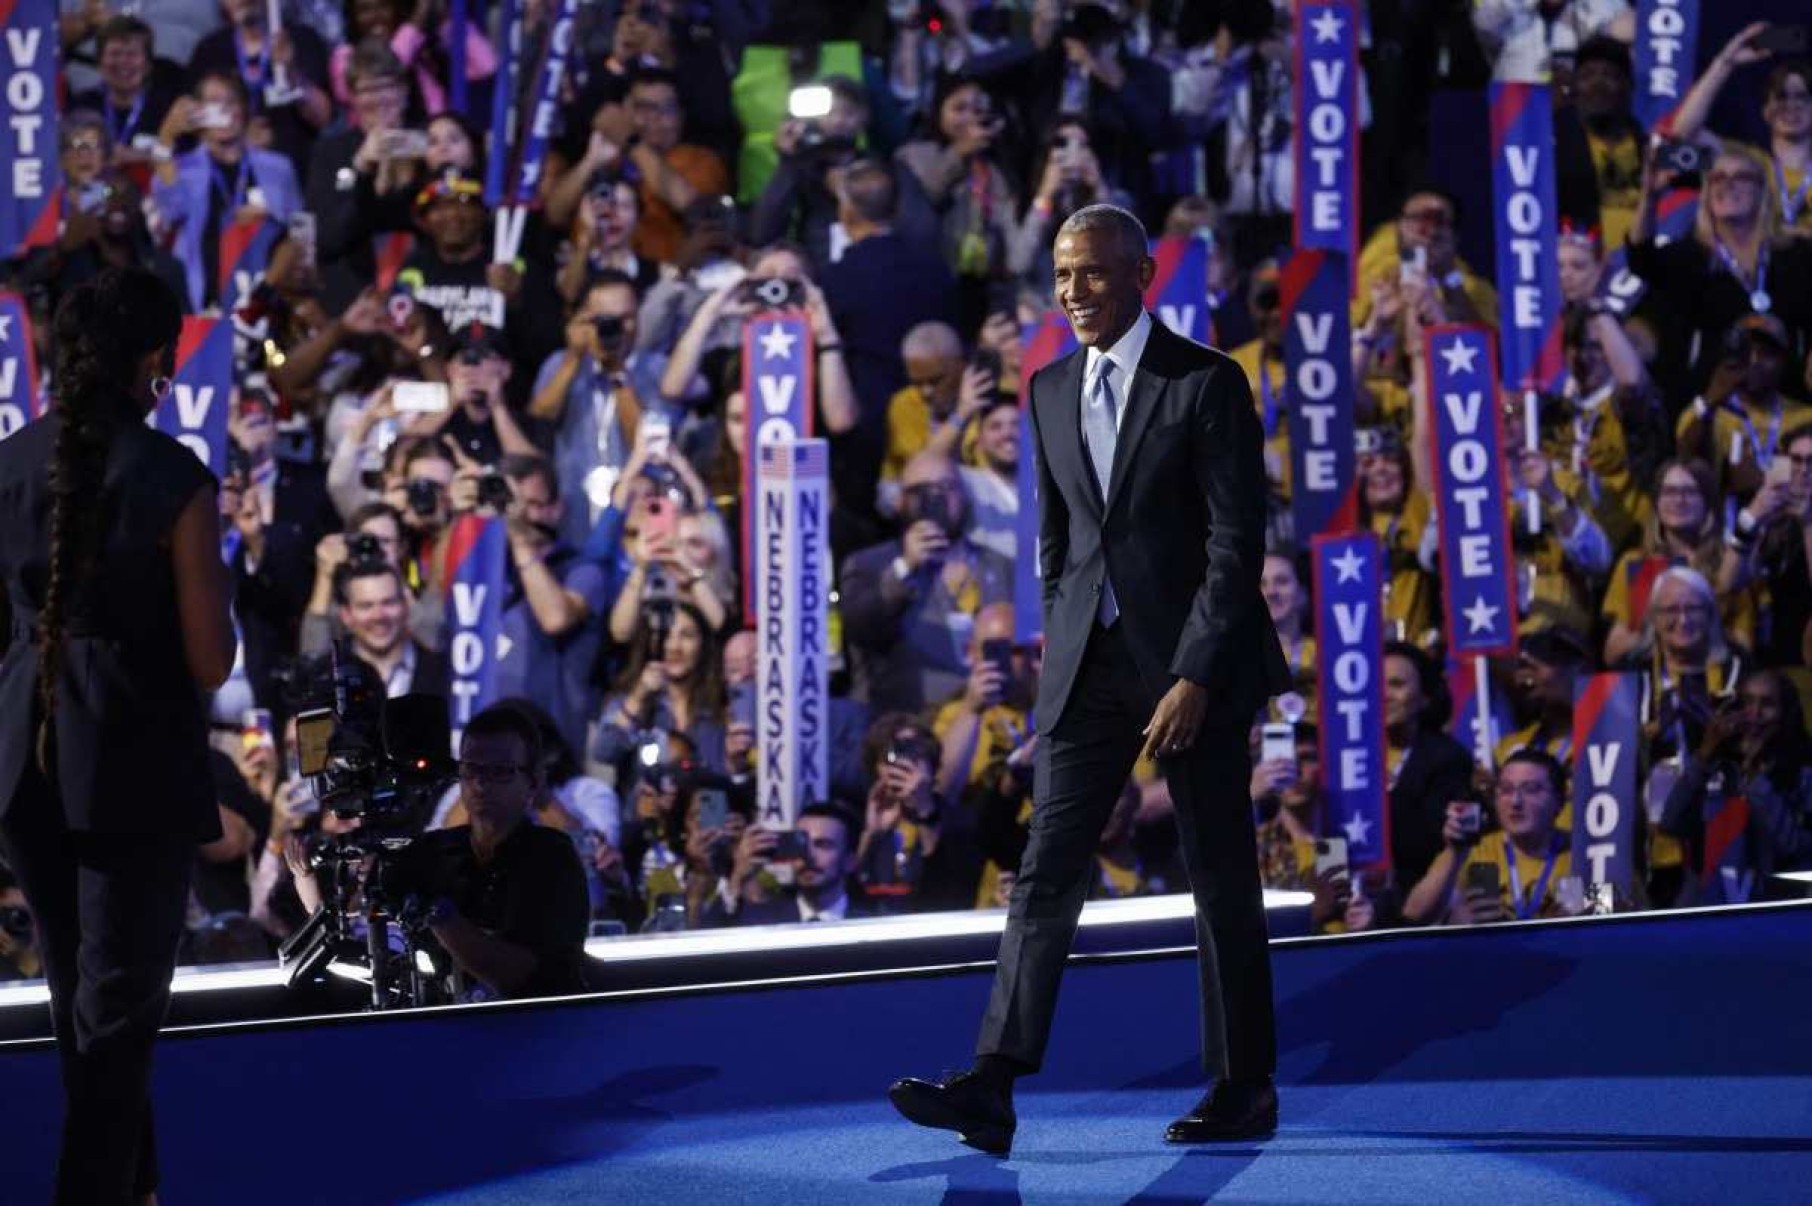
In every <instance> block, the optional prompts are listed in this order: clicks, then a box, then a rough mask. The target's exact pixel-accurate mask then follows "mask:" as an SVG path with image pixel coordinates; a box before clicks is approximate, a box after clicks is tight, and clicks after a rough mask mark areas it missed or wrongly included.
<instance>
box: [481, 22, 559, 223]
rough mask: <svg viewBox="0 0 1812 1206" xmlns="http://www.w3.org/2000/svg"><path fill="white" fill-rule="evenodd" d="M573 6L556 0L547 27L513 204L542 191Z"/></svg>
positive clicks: (526, 201) (530, 199) (527, 200)
mask: <svg viewBox="0 0 1812 1206" xmlns="http://www.w3.org/2000/svg"><path fill="white" fill-rule="evenodd" d="M576 7H577V5H576V4H575V2H574V0H559V5H558V7H557V8H556V9H555V10H554V20H553V24H552V25H550V26H549V27H548V31H547V39H546V42H545V43H544V45H543V47H542V52H541V59H540V62H539V64H538V67H539V71H538V72H537V74H536V76H535V81H534V86H533V91H532V92H531V93H530V96H531V97H532V98H533V104H534V107H533V108H532V109H530V110H529V114H528V131H527V136H526V137H524V138H522V139H521V146H520V148H519V151H520V154H519V155H518V157H517V161H516V181H515V187H514V188H513V190H512V194H513V195H512V197H511V201H512V203H513V204H515V205H521V206H528V205H533V204H534V203H535V201H536V199H537V198H538V197H539V196H540V195H541V173H542V170H543V169H544V168H545V167H546V165H547V149H548V145H549V143H550V142H551V141H552V139H553V136H554V126H555V124H556V123H557V122H558V121H559V119H560V87H561V84H562V83H564V81H565V79H566V60H567V59H568V58H569V57H570V56H571V54H572V48H573V21H574V10H575V9H576ZM493 154H496V152H493Z"/></svg>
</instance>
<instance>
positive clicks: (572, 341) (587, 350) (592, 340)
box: [566, 315, 603, 360]
mask: <svg viewBox="0 0 1812 1206" xmlns="http://www.w3.org/2000/svg"><path fill="white" fill-rule="evenodd" d="M566 350H567V351H568V352H569V353H571V354H572V355H574V356H589V357H591V358H592V359H593V360H598V359H601V358H602V355H603V353H602V351H601V350H600V349H599V347H598V328H597V327H595V326H593V325H592V321H591V319H589V318H586V317H584V316H583V315H580V316H579V317H577V318H573V319H570V320H568V322H567V324H566Z"/></svg>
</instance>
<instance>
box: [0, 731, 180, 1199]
mask: <svg viewBox="0 0 1812 1206" xmlns="http://www.w3.org/2000/svg"><path fill="white" fill-rule="evenodd" d="M0 838H3V839H4V844H5V850H6V856H7V861H8V862H10V863H11V864H12V867H13V870H14V872H15V873H16V874H17V875H18V877H19V881H20V884H21V886H22V887H23V888H24V889H25V898H26V900H27V901H29V902H30V904H31V908H32V913H33V915H34V916H35V918H36V920H37V929H38V943H39V946H40V948H41V950H42V954H43V959H44V975H45V979H46V980H48V981H49V983H50V1012H51V1024H52V1026H53V1027H54V1029H55V1031H56V1041H57V1055H58V1057H59V1059H60V1061H61V1064H62V1074H63V1099H64V1100H63V1135H62V1148H61V1151H60V1152H59V1154H58V1157H57V1191H56V1200H57V1202H59V1203H70V1204H73V1203H82V1204H84V1206H87V1204H89V1203H97V1204H107V1206H111V1204H112V1203H118V1202H128V1201H131V1200H133V1199H134V1198H137V1197H142V1196H143V1195H145V1194H148V1193H151V1192H152V1191H153V1190H155V1189H156V1188H157V1151H156V1143H155V1141H154V1139H153V1137H152V1126H151V1046H152V1042H153V1040H155V1039H156V1037H157V1028H158V1027H159V1026H160V1025H162V1023H163V1020H164V1015H165V1013H166V1011H167V1010H168V1008H169V1004H170V976H171V973H172V972H173V971H174V970H175V966H176V948H177V943H178V942H179V941H180V940H181V938H182V933H183V920H184V913H185V911H186V908H187V905H188V899H189V877H190V873H191V870H192V868H193V865H194V859H195V843H194V841H193V840H192V839H190V838H187V837H183V838H177V837H168V836H164V835H159V834H98V833H85V832H78V831H72V830H70V829H69V828H68V826H67V825H66V824H65V823H64V819H63V810H62V806H61V804H60V803H59V802H58V800H57V797H56V794H55V789H54V788H52V787H51V785H50V784H48V783H47V782H46V781H45V780H44V779H43V777H42V776H40V775H39V774H38V771H37V768H36V766H35V765H28V766H27V768H26V770H25V773H24V775H23V776H22V778H21V779H20V782H19V786H18V788H17V790H16V792H15V794H14V796H13V800H12V804H11V807H10V808H9V809H8V811H7V813H6V816H5V817H4V819H0Z"/></svg>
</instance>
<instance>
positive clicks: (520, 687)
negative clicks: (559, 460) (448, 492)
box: [452, 453, 608, 748]
mask: <svg viewBox="0 0 1812 1206" xmlns="http://www.w3.org/2000/svg"><path fill="white" fill-rule="evenodd" d="M460 456H461V460H462V464H461V467H460V470H459V473H458V474H457V475H456V476H455V478H454V481H453V490H452V501H453V508H454V510H455V511H457V512H461V513H463V512H466V511H478V512H480V513H484V514H491V515H501V516H502V517H503V520H504V527H505V530H506V531H507V532H508V534H509V545H510V549H509V552H510V565H509V569H508V571H507V574H508V578H507V584H506V587H505V592H504V601H503V612H502V616H501V618H500V620H499V626H498V633H499V637H500V640H499V647H500V648H501V649H502V652H501V653H500V654H499V656H498V659H497V669H496V674H497V677H496V690H497V693H498V697H499V698H509V697H512V696H522V697H523V698H526V699H532V700H535V701H536V702H538V703H539V704H540V705H541V706H542V707H544V708H546V709H547V711H548V712H549V714H550V715H552V716H553V718H554V722H555V724H556V725H557V726H558V728H559V731H560V734H561V736H562V737H563V738H564V739H565V740H566V741H567V742H568V743H569V744H571V745H573V746H574V747H575V748H578V747H582V746H583V745H584V742H585V723H586V721H587V719H589V718H590V716H591V715H592V712H593V710H594V709H595V708H596V706H597V698H596V693H595V692H594V691H593V690H592V687H591V685H590V679H591V669H592V664H593V662H594V661H595V660H596V658H597V652H598V641H599V639H600V635H601V634H600V631H599V625H597V624H595V623H592V622H591V621H592V618H593V617H594V616H597V615H600V614H601V613H602V612H603V610H604V607H605V605H606V603H607V601H608V600H607V599H606V597H605V594H604V589H605V578H604V571H603V568H602V567H601V566H599V565H597V564H596V563H594V562H590V561H585V560H581V559H580V557H579V556H578V554H577V552H576V551H575V550H574V549H573V548H572V547H571V546H570V545H567V544H565V543H563V542H562V541H561V540H560V515H561V511H562V509H563V508H564V506H565V501H564V500H563V499H562V498H561V497H560V492H559V488H558V483H557V482H556V481H555V479H554V470H553V466H552V465H550V464H549V463H548V462H547V460H546V459H545V458H543V457H540V456H535V455H530V454H523V453H513V454H511V455H508V456H505V457H504V458H503V459H502V460H501V461H499V462H498V464H497V466H496V468H495V469H492V468H491V467H489V466H480V465H479V464H478V463H477V462H475V461H473V460H471V459H470V458H467V457H465V456H464V454H463V453H461V454H460Z"/></svg>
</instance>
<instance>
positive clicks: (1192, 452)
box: [891, 205, 1290, 1153]
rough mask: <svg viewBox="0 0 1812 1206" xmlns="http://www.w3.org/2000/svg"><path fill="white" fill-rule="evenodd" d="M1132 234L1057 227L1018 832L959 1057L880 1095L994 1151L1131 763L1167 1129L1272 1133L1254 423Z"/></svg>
mask: <svg viewBox="0 0 1812 1206" xmlns="http://www.w3.org/2000/svg"><path fill="white" fill-rule="evenodd" d="M1147 246H1148V244H1147V240H1146V235H1145V229H1144V227H1143V226H1141V225H1140V224H1139V221H1138V219H1137V218H1135V217H1133V215H1131V214H1129V213H1127V212H1126V211H1125V210H1122V209H1119V208H1116V207H1114V206H1110V205H1091V206H1087V207H1085V208H1083V209H1080V210H1077V211H1076V212H1075V213H1074V214H1072V215H1071V216H1070V217H1069V219H1068V220H1066V221H1065V222H1064V224H1063V226H1062V227H1061V228H1059V230H1058V232H1057V241H1056V247H1055V249H1054V260H1055V265H1056V294H1057V301H1058V304H1060V305H1061V306H1062V307H1063V308H1064V311H1065V312H1066V313H1067V314H1068V315H1069V319H1070V325H1071V327H1072V328H1073V329H1074V330H1075V333H1076V339H1077V342H1078V343H1080V344H1081V345H1082V346H1081V348H1080V349H1078V350H1077V351H1076V352H1074V353H1072V354H1071V355H1069V356H1067V357H1065V358H1064V359H1062V360H1059V361H1057V362H1056V363H1055V364H1053V365H1051V366H1049V367H1048V368H1045V369H1044V370H1042V371H1040V372H1039V373H1038V375H1037V376H1035V377H1034V378H1033V379H1032V386H1031V413H1032V428H1033V433H1034V439H1035V452H1036V455H1037V463H1038V505H1039V547H1038V551H1039V569H1040V576H1041V578H1042V580H1043V591H1044V629H1045V654H1044V668H1043V675H1042V678H1041V679H1040V683H1039V691H1038V703H1037V708H1036V712H1035V715H1036V717H1037V724H1036V727H1037V730H1038V733H1039V735H1040V741H1039V745H1038V751H1037V755H1036V757H1037V764H1036V774H1035V783H1036V787H1035V791H1034V800H1033V814H1032V823H1031V834H1030V837H1029V839H1028V841H1027V845H1026V850H1025V856H1024V858H1023V860H1022V862H1021V864H1020V868H1019V875H1018V878H1017V880H1016V881H1015V883H1014V887H1013V893H1012V898H1011V904H1010V908H1009V912H1008V918H1007V929H1006V934H1005V936H1004V937H1003V938H1002V940H1001V947H1000V958H999V966H998V970H997V971H996V974H995V980H994V994H993V999H992V1000H991V1001H990V1003H989V1006H988V1012H987V1015H986V1017H985V1018H984V1020H983V1023H982V1033H981V1039H980V1042H979V1043H978V1044H977V1060H976V1064H975V1067H974V1069H973V1070H971V1071H968V1072H962V1073H958V1074H957V1075H955V1076H951V1077H946V1078H945V1079H943V1080H942V1081H938V1082H931V1081H923V1080H915V1079H907V1080H902V1081H899V1082H898V1083H896V1084H895V1085H894V1086H893V1089H892V1092H891V1097H892V1100H893V1103H894V1105H895V1107H896V1108H897V1109H898V1110H899V1111H900V1112H901V1113H902V1114H904V1115H905V1116H906V1117H907V1118H909V1119H910V1120H912V1121H913V1122H917V1123H919V1124H920V1125H923V1126H933V1127H941V1128H943V1129H946V1130H953V1131H956V1132H958V1134H959V1135H960V1136H961V1137H962V1140H963V1142H965V1143H967V1144H969V1145H970V1146H972V1147H977V1148H980V1149H981V1150H983V1151H987V1152H994V1153H1005V1152H1006V1151H1007V1150H1009V1148H1010V1147H1011V1146H1012V1142H1013V1132H1014V1128H1015V1126H1016V1120H1015V1116H1014V1113H1013V1081H1014V1079H1015V1078H1016V1077H1018V1076H1022V1075H1025V1074H1027V1073H1030V1072H1035V1071H1037V1070H1038V1067H1039V1065H1040V1063H1041V1062H1042V1061H1043V1058H1044V1050H1045V1044H1046V1040H1047V1038H1048V1037H1049V1034H1050V1027H1051V1019H1052V1015H1053V1012H1054V1010H1055V1008H1056V1003H1057V989H1058V983H1059V980H1060V978H1061V976H1062V974H1063V966H1064V962H1065V960H1066V959H1067V958H1068V956H1069V949H1070V942H1071V939H1072V938H1073V937H1074V935H1075V929H1076V922H1077V919H1078V917H1079V916H1080V914H1081V911H1082V902H1083V900H1084V899H1085V898H1086V897H1087V895H1088V890H1089V886H1090V883H1091V878H1092V874H1093V870H1094V866H1095V862H1094V854H1095V849H1096V846H1097V844H1098V842H1099V840H1100V837H1101V833H1102V830H1103V829H1104V828H1105V827H1106V825H1107V823H1108V820H1109V818H1110V817H1111V816H1112V814H1113V811H1114V805H1115V803H1116V802H1117V801H1118V799H1119V796H1120V792H1121V789H1122V788H1123V787H1124V785H1125V783H1126V779H1127V776H1128V774H1129V773H1131V771H1132V767H1133V763H1134V761H1135V760H1136V759H1137V758H1138V757H1139V756H1140V754H1141V752H1145V753H1148V754H1149V755H1151V756H1153V757H1155V758H1156V759H1157V760H1158V765H1159V766H1160V767H1161V768H1162V769H1163V771H1164V776H1165V778H1166V780H1167V781H1168V783H1169V787H1170V794H1171V797H1172V799H1173V800H1174V801H1175V804H1176V814H1177V824H1178V828H1179V831H1180V834H1181V838H1182V843H1181V845H1182V853H1183V859H1184V863H1185V865H1186V867H1187V868H1188V871H1189V878H1190V883H1191V885H1192V887H1193V889H1194V893H1195V900H1196V930H1197V933H1198V934H1199V935H1200V936H1201V959H1200V971H1201V997H1202V1058H1203V1063H1204V1065H1205V1067H1206V1069H1207V1072H1208V1075H1209V1077H1210V1078H1211V1080H1212V1081H1213V1087H1212V1088H1211V1089H1210V1090H1209V1092H1208V1093H1207V1094H1206V1095H1205V1096H1204V1097H1203V1098H1202V1100H1201V1101H1200V1102H1199V1103H1197V1105H1196V1106H1195V1108H1194V1109H1192V1110H1191V1111H1190V1112H1189V1113H1188V1114H1186V1115H1185V1116H1184V1117H1182V1118H1179V1119H1177V1120H1176V1121H1175V1122H1173V1123H1171V1125H1170V1127H1169V1129H1168V1130H1167V1131H1166V1133H1165V1138H1166V1139H1167V1140H1169V1141H1171V1142H1177V1143H1192V1142H1203V1141H1211V1140H1229V1139H1250V1138H1258V1137H1263V1136H1266V1135H1269V1134H1270V1133H1271V1132H1272V1131H1274V1130H1275V1129H1276V1126H1277V1094H1276V1092H1275V1091H1274V1089H1273V1088H1272V1084H1271V1076H1272V1072H1273V1069H1274V1067H1275V1064H1276V1058H1277V1057H1276V1046H1277V1044H1276V1038H1275V1034H1274V1026H1273V1020H1272V1003H1271V967H1270V962H1269V958H1268V955H1267V952H1266V948H1265V941H1266V935H1265V917H1264V905H1263V899H1262V894H1261V890H1260V886H1259V875H1258V859H1257V847H1256V839H1255V836H1254V833H1253V824H1252V803H1251V800H1250V798H1249V795H1248V783H1249V780H1250V777H1251V769H1252V768H1251V764H1250V755H1249V753H1248V751H1247V729H1248V727H1249V726H1250V724H1251V721H1252V718H1253V715H1254V714H1255V713H1256V712H1257V710H1258V709H1259V707H1260V706H1261V705H1262V704H1263V703H1264V702H1265V700H1266V699H1267V698H1269V697H1270V696H1271V695H1273V694H1276V693H1278V692H1281V691H1284V690H1287V689H1288V687H1289V685H1290V677H1289V671H1288V667H1287V666H1286V665H1285V663H1284V660H1283V653H1282V650H1281V649H1280V648H1279V645H1278V641H1277V633H1276V631H1275V630H1274V629H1273V628H1272V625H1271V619H1270V615H1269V613H1268V612H1267V611H1266V610H1265V605H1264V600H1263V598H1262V597H1261V595H1260V593H1259V572H1260V569H1261V567H1262V565H1263V563H1264V526H1265V474H1264V465H1263V461H1262V458H1261V454H1260V445H1261V440H1262V435H1261V432H1260V430H1259V424H1258V418H1257V415H1256V413H1255V412H1254V410H1253V406H1252V393H1251V390H1250V388H1249V387H1248V386H1247V384H1246V378H1245V374H1244V373H1242V372H1241V371H1240V369H1239V366H1237V365H1236V364H1234V363H1233V361H1231V360H1229V359H1228V358H1227V357H1226V356H1223V355H1222V354H1221V353H1219V352H1216V351H1212V350H1210V349H1208V348H1205V347H1203V346H1201V345H1200V344H1197V343H1193V342H1191V341H1189V340H1187V339H1184V338H1182V337H1181V336H1178V335H1174V334H1172V333H1171V332H1170V331H1169V330H1167V329H1165V328H1164V327H1163V326H1162V325H1160V324H1158V323H1155V322H1153V321H1152V318H1151V316H1150V315H1149V314H1148V313H1146V311H1145V309H1144V304H1143V301H1142V298H1143V294H1144V291H1145V288H1146V286H1148V285H1149V284H1150V283H1151V279H1152V273H1153V271H1154V270H1155V268H1156V265H1155V264H1154V263H1153V261H1152V259H1151V257H1150V256H1149V255H1148V254H1147V251H1146V248H1147ZM1210 684H1212V691H1211V690H1210Z"/></svg>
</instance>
